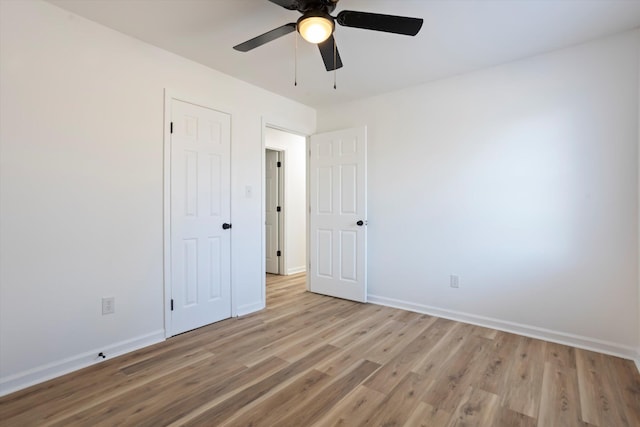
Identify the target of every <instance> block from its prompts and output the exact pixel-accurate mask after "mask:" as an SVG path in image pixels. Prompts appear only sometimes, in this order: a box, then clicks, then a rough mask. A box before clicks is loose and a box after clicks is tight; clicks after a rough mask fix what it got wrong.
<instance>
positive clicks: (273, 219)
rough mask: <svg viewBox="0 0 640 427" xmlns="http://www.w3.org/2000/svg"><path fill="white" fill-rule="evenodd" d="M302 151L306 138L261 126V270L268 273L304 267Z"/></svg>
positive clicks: (304, 165)
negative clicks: (263, 220)
mask: <svg viewBox="0 0 640 427" xmlns="http://www.w3.org/2000/svg"><path fill="white" fill-rule="evenodd" d="M306 152H307V150H306V137H304V136H301V135H298V134H295V133H292V132H288V131H284V130H281V129H276V128H273V127H269V126H266V127H265V168H264V171H265V177H264V179H265V207H264V208H265V273H267V274H269V275H271V274H277V275H283V276H288V275H293V274H298V273H304V272H306V270H307V268H306V266H307V223H306V222H307V214H306V209H305V206H306V198H307V156H306ZM267 282H268V280H267Z"/></svg>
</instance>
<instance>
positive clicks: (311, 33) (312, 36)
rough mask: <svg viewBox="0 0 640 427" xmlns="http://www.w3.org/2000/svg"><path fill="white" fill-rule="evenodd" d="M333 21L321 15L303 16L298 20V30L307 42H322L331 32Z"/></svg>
mask: <svg viewBox="0 0 640 427" xmlns="http://www.w3.org/2000/svg"><path fill="white" fill-rule="evenodd" d="M333 25H334V24H333V21H332V20H330V19H327V18H325V17H322V16H310V17H306V18H305V17H303V18H302V19H301V20H300V21H299V22H298V32H299V33H300V35H301V36H302V38H303V39H305V40H306V41H308V42H309V43H313V44H318V43H322V42H323V41H325V40H326V39H328V38H329V36H331V34H332V33H333Z"/></svg>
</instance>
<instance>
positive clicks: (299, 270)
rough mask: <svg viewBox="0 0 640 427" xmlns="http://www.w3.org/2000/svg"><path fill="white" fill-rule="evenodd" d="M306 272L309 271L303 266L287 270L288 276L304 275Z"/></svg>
mask: <svg viewBox="0 0 640 427" xmlns="http://www.w3.org/2000/svg"><path fill="white" fill-rule="evenodd" d="M305 271H307V267H305V266H304V265H301V266H300V267H291V268H287V276H290V275H292V274H298V273H304V272H305Z"/></svg>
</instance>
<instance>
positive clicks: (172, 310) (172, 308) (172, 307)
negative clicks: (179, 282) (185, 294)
mask: <svg viewBox="0 0 640 427" xmlns="http://www.w3.org/2000/svg"><path fill="white" fill-rule="evenodd" d="M171 311H173V298H171Z"/></svg>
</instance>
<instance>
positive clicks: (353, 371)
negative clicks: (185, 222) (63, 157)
mask: <svg viewBox="0 0 640 427" xmlns="http://www.w3.org/2000/svg"><path fill="white" fill-rule="evenodd" d="M267 283H268V285H267V288H268V290H267V307H268V308H267V309H266V310H263V311H261V312H259V313H255V314H253V315H250V316H246V317H243V318H239V319H229V320H225V321H223V322H219V323H217V324H214V325H210V326H207V327H204V328H201V329H198V330H196V331H192V332H189V333H186V334H183V335H180V336H178V337H174V338H171V339H169V340H167V341H166V342H164V343H161V344H158V345H155V346H152V347H147V348H145V349H143V350H140V351H137V352H134V353H131V354H127V355H125V356H121V357H118V358H114V359H112V360H106V361H105V362H103V363H100V364H97V365H94V366H92V367H89V368H86V369H84V370H81V371H79V372H76V373H72V374H69V375H66V376H64V377H61V378H58V379H55V380H52V381H49V382H46V383H43V384H40V385H38V386H35V387H32V388H29V389H26V390H23V391H20V392H17V393H14V394H12V395H9V396H5V397H4V398H2V399H0V425H2V426H35V425H37V426H42V425H54V426H76V425H83V426H102V425H105V426H112V425H135V426H163V425H207V426H219V425H225V426H258V425H261V426H295V427H302V426H312V425H313V426H336V425H340V426H377V425H383V426H403V425H405V426H432V427H436V426H454V425H468V426H536V425H537V426H544V427H552V426H602V427H617V426H640V375H639V374H638V372H637V370H636V368H635V366H634V364H633V363H632V362H630V361H628V360H623V359H619V358H616V357H611V356H605V355H602V354H598V353H593V352H589V351H584V350H578V349H575V348H571V347H566V346H562V345H558V344H552V343H548V342H544V341H539V340H535V339H530V338H525V337H521V336H517V335H513V334H508V333H504V332H498V331H495V330H491V329H485V328H481V327H477V326H471V325H466V324H463V323H457V322H453V321H449V320H444V319H439V318H435V317H430V316H426V315H420V314H416V313H411V312H406V311H402V310H396V309H391V308H386V307H380V306H375V305H363V304H358V303H353V302H348V301H342V300H339V299H334V298H329V297H324V296H319V295H314V294H310V293H308V292H305V290H304V276H303V275H298V276H288V277H279V276H268V279H267Z"/></svg>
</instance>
